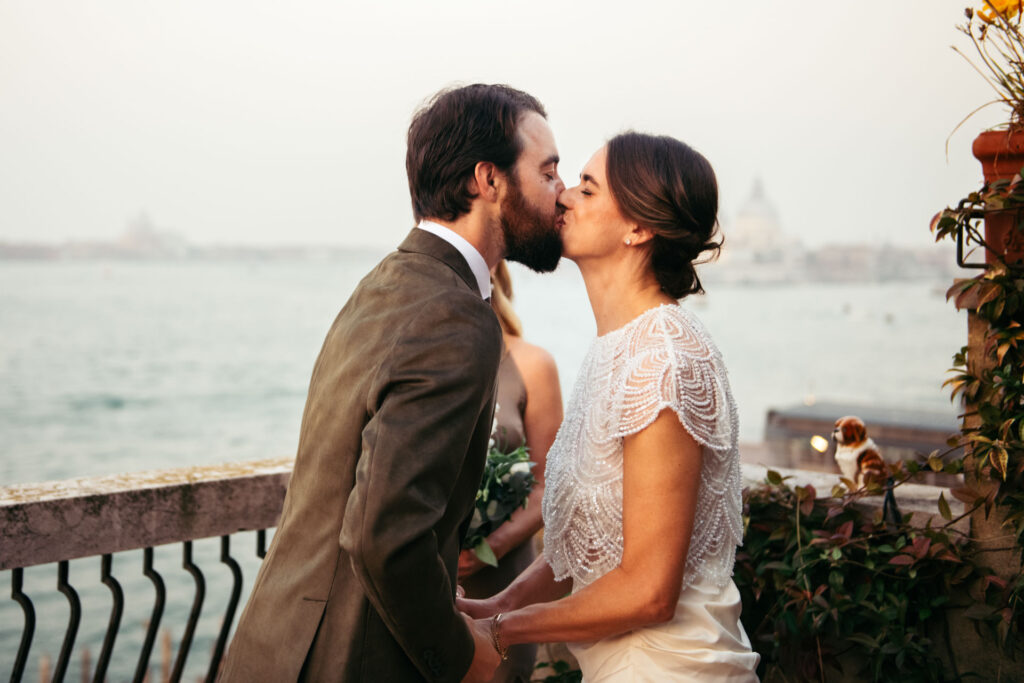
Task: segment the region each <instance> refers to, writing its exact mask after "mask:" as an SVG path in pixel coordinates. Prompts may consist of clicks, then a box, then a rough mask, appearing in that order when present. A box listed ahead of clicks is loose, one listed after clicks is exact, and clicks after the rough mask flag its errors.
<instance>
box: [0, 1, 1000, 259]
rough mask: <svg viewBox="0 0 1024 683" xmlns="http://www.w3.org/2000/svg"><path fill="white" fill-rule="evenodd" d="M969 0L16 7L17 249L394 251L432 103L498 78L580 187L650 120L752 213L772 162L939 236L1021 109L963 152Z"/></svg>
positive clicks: (903, 237) (866, 226)
mask: <svg viewBox="0 0 1024 683" xmlns="http://www.w3.org/2000/svg"><path fill="white" fill-rule="evenodd" d="M965 4H966V3H965V2H964V1H963V0H911V1H907V2H884V3H883V2H876V1H873V0H861V1H858V2H852V1H847V2H818V3H815V2H807V1H806V0H801V1H799V2H797V1H795V0H786V1H785V2H773V1H771V0H733V1H731V2H708V1H707V0H704V1H702V2H690V1H688V0H674V1H671V2H669V1H667V0H666V1H663V2H653V1H648V0H617V1H616V2H594V1H585V2H573V3H562V2H557V0H556V1H552V0H545V1H535V0H520V1H517V2H507V3H498V2H493V1H489V0H473V1H462V0H460V1H450V0H435V1H434V2H423V1H422V0H420V1H419V2H414V1H409V2H395V1H391V2H388V1H382V2H378V3H368V2H364V3H351V2H338V1H337V0H324V1H322V2H320V1H318V2H306V1H300V2H281V1H280V0H276V1H274V2H264V1H253V0H244V1H243V0H203V1H202V2H200V1H198V0H182V1H175V2H160V3H158V2H150V1H140V0H97V1H96V2H88V3H84V2H80V1H79V0H59V1H58V0H52V1H51V0H48V1H47V2H39V1H38V0H0V241H11V240H18V241H41V242H58V241H63V240H67V239H74V240H86V239H109V238H113V237H115V236H116V235H118V234H119V233H120V232H121V231H122V230H123V229H124V227H125V225H126V223H127V221H128V220H129V219H130V218H132V217H133V216H135V215H137V214H138V213H139V212H141V211H145V212H147V213H148V214H149V215H150V216H151V218H152V219H153V221H154V223H155V224H156V225H157V226H159V227H161V228H166V229H172V230H175V231H178V232H180V233H182V234H183V235H184V236H185V237H186V238H187V239H188V240H189V241H191V242H195V243H201V244H211V243H255V244H296V243H298V244H307V243H323V244H351V245H371V246H390V245H393V244H395V243H397V242H398V241H399V240H400V239H401V238H402V236H404V234H405V233H406V231H407V230H408V229H409V227H410V226H411V224H412V216H411V210H410V208H409V200H408V191H407V186H406V180H405V170H404V155H405V131H406V127H407V125H408V121H409V118H410V116H411V114H412V112H413V110H414V109H415V108H416V106H417V104H418V103H419V102H421V101H422V100H423V99H425V98H426V97H428V96H429V95H431V94H432V93H433V92H435V91H436V90H437V89H439V88H441V87H443V86H445V85H447V84H450V83H453V82H463V83H469V82H475V81H485V82H505V83H509V84H511V85H514V86H516V87H519V88H522V89H525V90H528V91H530V92H531V93H533V94H534V95H536V96H537V97H538V98H539V99H540V100H541V101H542V102H544V104H545V105H546V107H547V109H548V112H549V115H550V122H551V125H552V127H553V129H554V131H555V136H556V139H557V141H558V144H559V147H560V151H561V154H562V159H563V161H562V165H561V172H562V176H563V177H564V178H565V179H566V181H567V182H569V183H570V184H571V182H572V180H573V179H574V178H576V177H577V176H578V174H579V171H580V169H581V167H582V166H583V164H584V163H585V161H586V160H587V158H588V157H589V156H590V154H591V153H592V152H593V151H594V150H595V149H596V148H597V147H599V146H600V145H601V144H602V142H603V141H604V140H605V139H606V138H607V137H609V136H610V135H612V134H614V133H616V132H618V131H620V130H622V129H625V128H630V127H632V128H637V129H640V130H645V131H650V132H656V133H665V134H670V135H674V136H676V137H679V138H680V139H683V140H685V141H687V142H689V143H690V144H692V145H693V146H694V147H696V148H697V149H698V150H700V151H701V152H703V153H704V154H705V156H707V157H708V158H709V159H710V161H711V163H712V165H713V166H714V167H715V169H716V171H717V173H718V177H719V183H720V187H721V194H722V208H723V214H722V218H723V222H724V223H725V225H726V228H728V223H729V219H730V217H731V216H733V215H735V213H736V211H737V210H738V209H739V208H740V207H741V206H742V204H743V202H744V200H745V199H746V197H747V196H748V195H749V192H750V189H751V186H752V184H753V182H754V180H755V178H758V177H760V178H761V179H762V180H763V183H764V187H765V190H766V193H767V195H768V197H769V198H770V199H771V200H772V201H773V202H774V204H775V205H776V207H777V209H778V212H779V215H780V218H781V220H782V224H783V227H784V229H785V230H786V231H787V232H789V233H791V234H793V235H796V236H797V237H799V238H800V239H802V240H803V241H804V242H805V243H807V244H809V245H812V246H817V245H820V244H823V243H830V242H855V241H864V240H887V241H889V242H891V243H895V244H901V245H915V244H916V245H926V244H928V243H929V242H930V239H931V238H930V236H929V234H928V227H927V226H928V221H929V219H930V217H931V216H932V214H934V213H935V212H936V211H937V210H939V209H941V208H942V207H943V206H945V205H947V204H950V203H955V201H956V200H957V199H959V198H960V197H961V196H963V195H964V194H966V192H967V191H968V190H970V189H974V188H975V186H976V185H977V184H979V183H980V177H981V173H980V169H979V166H978V164H977V162H976V161H975V160H974V159H973V157H971V155H970V144H971V140H972V139H973V137H974V135H975V134H976V133H977V132H979V131H980V130H982V129H983V128H985V127H986V126H987V125H991V124H993V123H996V122H998V121H999V120H1000V119H1001V118H1002V113H1001V112H1000V111H999V110H998V109H997V108H996V107H992V108H990V109H989V110H987V111H985V112H983V113H982V114H981V115H979V116H976V117H974V118H973V119H972V120H971V121H969V122H968V123H967V124H965V126H964V127H963V128H962V129H961V130H960V131H959V132H958V133H956V134H955V135H954V136H953V138H952V140H951V142H950V154H949V158H948V161H947V158H946V153H945V143H946V138H947V136H948V135H949V134H950V132H951V131H952V130H953V128H954V127H955V126H956V124H957V123H958V122H959V121H960V119H961V118H963V117H964V116H965V115H966V114H967V113H969V112H970V111H971V110H972V109H973V108H975V107H977V106H978V105H980V104H981V103H983V102H985V101H986V100H987V99H989V98H990V91H989V90H988V89H987V86H986V85H985V84H984V83H983V82H982V80H981V78H980V77H979V76H978V75H977V74H976V73H974V72H973V71H972V70H971V68H970V66H969V65H967V64H966V63H965V62H964V61H963V59H962V58H961V57H960V56H958V55H957V54H955V53H954V52H953V50H951V49H950V46H951V45H953V44H956V45H959V46H961V47H963V48H965V49H966V48H967V47H968V43H967V39H966V38H965V37H964V36H961V35H960V34H959V33H958V32H957V31H956V30H955V28H954V26H955V24H957V23H959V22H961V21H962V19H963V8H964V6H965Z"/></svg>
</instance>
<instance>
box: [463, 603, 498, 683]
mask: <svg viewBox="0 0 1024 683" xmlns="http://www.w3.org/2000/svg"><path fill="white" fill-rule="evenodd" d="M462 618H463V619H465V620H466V626H468V627H469V633H470V635H471V636H473V647H474V650H473V662H472V663H471V664H470V665H469V671H467V672H466V675H465V676H464V677H463V678H462V683H484V682H485V681H489V680H491V678H492V677H493V676H494V671H495V669H497V668H498V665H499V664H501V657H499V656H498V651H497V650H495V649H494V643H493V642H492V641H491V632H490V630H489V624H488V622H486V621H474V620H473V619H471V618H470V617H468V616H466V615H465V614H463V615H462Z"/></svg>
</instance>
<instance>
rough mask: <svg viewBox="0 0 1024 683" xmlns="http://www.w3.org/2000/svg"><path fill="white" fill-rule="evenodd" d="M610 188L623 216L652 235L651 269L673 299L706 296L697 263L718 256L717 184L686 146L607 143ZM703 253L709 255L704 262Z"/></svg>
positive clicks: (645, 140) (649, 138) (636, 138)
mask: <svg viewBox="0 0 1024 683" xmlns="http://www.w3.org/2000/svg"><path fill="white" fill-rule="evenodd" d="M607 163H608V184H609V186H610V187H611V193H612V196H613V197H614V198H615V203H616V204H617V205H618V207H619V210H620V211H621V212H622V215H623V216H625V217H626V218H628V219H629V220H631V221H634V222H635V223H637V224H638V225H640V226H641V227H644V228H647V229H648V230H650V231H651V232H653V233H654V239H653V240H651V242H650V244H651V246H650V258H651V269H652V270H653V271H654V276H655V277H656V278H657V280H658V284H659V285H661V289H662V290H663V291H664V292H665V293H666V294H668V295H669V296H671V297H673V298H675V299H681V298H683V297H685V296H687V295H689V294H696V293H700V292H703V291H704V288H703V286H701V283H700V278H698V277H697V270H696V268H695V267H694V266H695V265H696V264H697V263H704V262H706V261H709V260H711V259H713V258H714V257H715V256H717V255H718V252H719V250H720V249H721V247H722V242H721V240H720V239H719V240H718V241H715V238H716V237H717V236H718V235H717V234H716V233H717V227H718V181H717V180H716V179H715V171H714V169H712V168H711V164H710V163H708V160H707V159H705V158H704V157H703V156H701V155H700V154H699V153H698V152H696V151H695V150H694V149H693V148H691V147H690V146H689V145H687V144H686V143H683V142H680V141H679V140H676V139H675V138H671V137H668V136H664V135H647V134H644V133H636V132H633V131H629V132H626V133H622V134H620V135H616V136H615V137H613V138H612V139H611V140H609V141H608V162H607ZM705 252H710V254H709V255H708V256H707V257H705V258H703V259H702V258H701V255H702V254H704V253H705Z"/></svg>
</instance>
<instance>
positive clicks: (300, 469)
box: [220, 85, 564, 681]
mask: <svg viewBox="0 0 1024 683" xmlns="http://www.w3.org/2000/svg"><path fill="white" fill-rule="evenodd" d="M545 117H546V114H545V111H544V108H543V107H542V106H541V104H540V103H539V102H538V101H537V100H536V99H534V98H533V97H531V96H530V95H528V94H526V93H524V92H520V91H518V90H515V89H513V88H509V87H507V86H503V85H471V86H467V87H462V88H456V89H450V90H445V91H442V92H440V93H438V94H437V95H436V96H435V97H434V98H433V99H432V100H431V101H430V102H429V103H428V104H427V105H426V106H425V107H424V108H423V109H421V110H420V111H418V112H417V113H416V114H415V115H414V117H413V120H412V124H411V125H410V127H409V135H408V150H407V153H406V170H407V172H408V176H409V191H410V193H411V194H412V206H413V213H414V215H415V217H416V219H417V220H418V221H419V225H418V227H417V228H415V229H413V230H412V232H411V233H410V234H409V236H408V237H406V239H405V241H404V242H403V243H402V244H401V245H400V246H399V247H398V251H396V252H394V253H392V254H391V255H389V256H387V257H386V258H385V259H384V260H383V261H382V262H381V263H380V264H378V265H377V267H376V268H374V269H373V270H372V271H371V272H370V274H369V275H367V276H366V277H365V278H364V279H363V281H362V282H361V283H360V284H359V286H358V287H357V288H356V290H355V291H354V292H353V294H352V296H351V297H350V298H349V300H348V303H346V304H345V306H344V308H342V310H341V312H340V313H339V314H338V317H337V319H336V320H335V321H334V324H333V325H332V326H331V329H330V331H328V333H327V338H326V340H325V341H324V345H323V348H322V350H321V351H320V356H319V358H318V359H317V361H316V365H315V366H314V368H313V376H312V379H311V381H310V386H309V395H308V397H307V400H306V408H305V412H304V414H303V418H302V428H301V433H300V435H299V446H298V452H297V455H296V458H295V467H294V471H293V473H292V477H291V482H290V484H289V486H288V493H287V496H286V497H285V501H284V509H283V511H282V513H281V520H280V523H279V525H278V528H277V533H276V534H275V535H274V539H273V542H272V543H271V546H270V551H269V553H268V554H267V557H266V560H265V561H264V562H263V566H262V567H261V569H260V572H259V575H258V576H257V577H256V582H255V585H254V587H253V591H252V595H251V597H250V598H249V603H248V605H247V606H246V608H245V610H244V612H243V613H242V616H241V618H240V620H239V624H238V630H237V632H236V634H235V638H234V641H233V642H232V644H231V648H230V649H229V651H228V654H227V657H226V659H225V663H224V667H223V669H222V673H221V676H220V679H221V680H223V681H295V680H310V681H420V680H429V681H460V680H467V681H476V680H487V679H489V678H490V676H491V674H492V673H493V671H494V668H495V667H496V666H497V664H498V658H497V653H496V651H495V649H494V647H493V645H492V643H491V639H490V635H489V634H488V633H486V632H484V631H482V630H479V629H478V628H477V627H476V626H475V625H474V624H473V622H472V621H471V620H468V619H467V618H465V617H463V616H462V615H461V614H460V613H459V612H458V611H457V610H456V608H455V604H454V594H455V576H456V566H457V561H458V553H459V541H460V539H461V537H462V535H463V533H464V531H465V520H466V519H467V518H468V516H469V513H470V512H471V511H472V507H473V501H474V498H475V495H476V489H477V487H478V486H479V484H480V478H481V474H482V471H483V465H484V458H485V453H486V449H487V442H488V438H489V436H490V430H491V420H492V414H493V411H494V384H495V375H496V373H497V368H498V361H499V358H500V355H501V347H502V341H501V331H500V329H499V327H498V323H497V321H496V319H495V316H494V314H493V312H492V311H491V308H490V305H489V304H488V302H487V299H488V297H489V296H490V279H489V270H490V268H491V267H493V266H494V265H495V264H496V263H497V262H498V261H499V260H500V259H501V258H503V257H504V258H508V259H510V260H515V261H519V262H521V263H523V264H525V265H527V266H529V267H531V268H533V269H535V270H539V271H550V270H553V269H554V268H555V266H556V265H557V263H558V260H559V258H560V256H561V240H560V237H559V224H560V220H561V219H560V211H559V209H558V208H557V205H556V198H557V197H558V194H559V192H561V190H562V189H564V185H563V184H562V181H561V179H560V178H559V177H558V172H557V165H558V152H557V149H556V147H555V143H554V138H553V136H552V134H551V129H550V128H549V127H548V124H547V121H546V119H545ZM364 227H369V226H364ZM371 229H372V227H371Z"/></svg>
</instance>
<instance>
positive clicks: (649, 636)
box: [569, 581, 760, 683]
mask: <svg viewBox="0 0 1024 683" xmlns="http://www.w3.org/2000/svg"><path fill="white" fill-rule="evenodd" d="M740 606H741V605H740V592H739V590H738V589H737V588H736V585H735V584H734V583H733V582H732V581H730V582H729V583H728V584H727V585H726V586H725V587H723V588H718V587H717V586H714V585H712V584H709V583H707V582H698V583H696V584H694V585H692V586H689V587H688V588H686V589H685V590H684V591H683V592H682V593H681V594H680V596H679V605H678V607H677V608H676V614H675V617H674V618H673V619H672V621H670V622H667V623H664V624H657V625H655V626H649V627H646V628H642V629H637V630H635V631H630V632H629V633H624V634H622V635H620V636H615V637H614V638H605V639H604V640H599V641H597V642H595V643H570V644H569V650H570V651H571V652H572V653H573V655H575V656H576V659H577V660H578V661H579V663H580V669H581V670H582V671H583V681H584V683H646V682H647V681H650V682H651V683H655V682H657V683H663V682H664V681H705V682H706V681H716V682H722V681H728V682H729V683H733V682H736V683H740V682H742V683H750V682H751V681H757V674H756V671H757V664H758V662H759V661H760V655H758V654H757V653H756V652H753V651H751V649H750V639H749V638H747V634H746V632H745V631H744V630H743V625H742V624H740Z"/></svg>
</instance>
